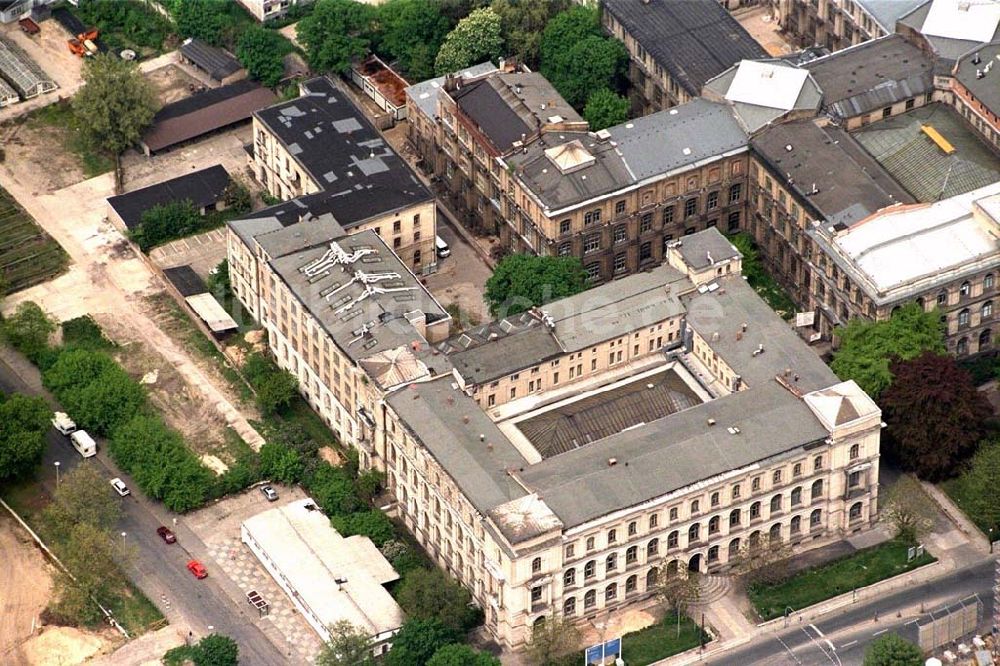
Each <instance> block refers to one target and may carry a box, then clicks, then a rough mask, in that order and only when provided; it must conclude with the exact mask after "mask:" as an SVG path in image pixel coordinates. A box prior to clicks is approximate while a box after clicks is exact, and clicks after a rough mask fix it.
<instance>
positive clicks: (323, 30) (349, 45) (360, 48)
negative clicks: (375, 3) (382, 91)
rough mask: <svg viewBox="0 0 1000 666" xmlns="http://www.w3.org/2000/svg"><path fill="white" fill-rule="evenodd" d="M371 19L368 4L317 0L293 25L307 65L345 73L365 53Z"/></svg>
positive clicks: (320, 69)
mask: <svg viewBox="0 0 1000 666" xmlns="http://www.w3.org/2000/svg"><path fill="white" fill-rule="evenodd" d="M374 20H375V9H374V8H373V7H372V6H371V5H368V4H364V3H361V2H355V0H317V2H316V6H315V7H314V8H313V10H312V12H311V13H310V14H309V15H308V16H306V17H305V18H303V19H302V20H301V21H299V23H298V26H297V27H296V35H297V37H298V39H299V42H300V43H301V44H302V45H303V46H304V47H305V50H306V59H307V60H308V61H309V66H310V67H312V68H313V69H314V70H317V71H333V72H338V73H341V74H344V73H347V72H349V71H350V69H351V62H352V61H353V60H355V59H357V58H362V57H364V56H365V55H366V54H367V53H368V47H369V45H370V44H371V35H372V32H373V22H374Z"/></svg>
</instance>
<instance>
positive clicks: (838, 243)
mask: <svg viewBox="0 0 1000 666" xmlns="http://www.w3.org/2000/svg"><path fill="white" fill-rule="evenodd" d="M998 199H1000V183H993V184H992V185H988V186H986V187H983V188H980V189H978V190H973V191H971V192H967V193H965V194H961V195H958V196H955V197H952V198H950V199H945V200H943V201H938V202H935V203H933V204H928V205H917V206H903V207H898V208H888V209H885V210H883V211H880V212H879V213H876V214H874V215H873V216H871V217H870V218H868V219H867V220H863V221H862V222H860V223H858V224H856V225H854V226H853V227H851V228H849V229H847V230H845V231H842V232H840V233H838V234H837V235H836V236H835V237H834V239H833V244H834V246H835V247H836V248H837V249H838V250H839V251H840V253H841V254H843V255H844V256H845V257H846V258H848V259H849V260H850V261H851V262H853V263H854V264H855V266H856V267H857V268H858V269H859V270H860V271H862V272H863V273H864V274H865V275H867V276H868V278H869V279H870V280H871V281H872V283H874V285H875V287H876V288H877V289H878V290H879V291H880V292H885V291H887V290H889V289H892V288H893V287H896V286H899V285H902V284H906V283H909V282H911V281H914V280H916V279H918V278H921V277H924V276H931V275H937V274H940V273H942V272H944V271H948V270H958V269H962V268H963V267H966V266H968V265H969V264H970V263H972V262H975V261H979V260H981V259H984V258H987V257H989V256H993V255H998V259H1000V241H998V235H1000V219H998V218H996V217H991V216H990V214H989V211H990V210H994V211H996V210H997V206H998ZM977 200H979V201H977ZM974 208H975V209H976V212H975V213H974V212H973V211H974Z"/></svg>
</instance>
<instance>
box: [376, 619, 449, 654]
mask: <svg viewBox="0 0 1000 666" xmlns="http://www.w3.org/2000/svg"><path fill="white" fill-rule="evenodd" d="M461 640H462V634H460V633H458V632H457V631H455V630H454V629H453V628H451V627H448V626H446V625H445V624H443V623H442V622H441V621H440V620H438V619H435V618H431V619H418V618H413V617H411V618H409V619H408V620H407V621H406V622H404V623H403V626H402V628H401V629H400V630H399V633H397V634H396V635H395V636H394V637H393V639H392V649H391V650H389V654H387V655H386V657H385V664H386V666H413V665H414V664H426V663H427V662H428V661H430V659H431V657H433V656H434V653H435V652H437V651H438V650H439V649H441V648H442V647H444V646H445V645H448V644H450V643H459V642H461Z"/></svg>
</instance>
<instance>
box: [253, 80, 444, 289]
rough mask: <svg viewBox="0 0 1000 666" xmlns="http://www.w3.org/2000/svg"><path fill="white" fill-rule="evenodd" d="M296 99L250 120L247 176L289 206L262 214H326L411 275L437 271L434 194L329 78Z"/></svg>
mask: <svg viewBox="0 0 1000 666" xmlns="http://www.w3.org/2000/svg"><path fill="white" fill-rule="evenodd" d="M301 92H302V95H301V96H300V97H298V98H296V99H293V100H289V101H287V102H282V103H280V104H276V105H274V106H271V107H268V108H267V109H264V110H261V111H257V112H256V113H254V116H253V143H252V144H251V145H250V146H249V147H248V148H249V164H250V169H251V171H252V172H253V174H254V177H255V178H256V179H257V180H258V181H260V182H261V183H262V184H263V185H264V186H265V187H266V188H267V191H268V192H269V193H270V194H271V196H274V197H276V198H278V199H283V200H288V201H287V202H286V203H285V204H282V205H279V206H277V207H273V208H270V209H268V211H267V214H268V215H271V216H276V217H279V218H282V219H285V218H288V219H289V220H297V219H299V218H300V217H302V216H303V215H306V214H308V215H311V216H316V217H318V216H321V215H325V214H328V213H329V214H332V215H333V217H334V218H335V219H336V220H337V222H338V223H340V224H341V225H343V227H344V229H345V230H346V231H348V232H350V233H353V232H357V231H363V230H368V229H370V230H372V231H374V232H375V233H377V234H378V235H379V236H381V237H382V239H383V240H384V241H385V242H386V244H388V245H390V246H391V247H392V249H393V250H394V251H395V253H396V254H397V255H399V257H400V258H401V259H402V260H403V261H404V262H405V263H406V264H407V266H409V267H410V268H411V269H412V270H413V271H414V272H416V273H429V272H433V271H434V270H436V267H437V256H436V254H435V252H434V236H435V234H436V231H437V206H435V203H434V198H433V196H432V195H431V193H430V192H428V191H427V188H425V187H424V186H423V184H422V183H421V182H420V181H419V180H417V177H416V175H414V173H413V171H412V170H411V169H410V167H409V165H408V164H407V163H406V162H405V161H404V160H403V159H402V158H401V157H400V156H399V155H397V154H396V152H395V151H394V150H393V149H392V148H391V147H390V146H389V144H388V143H386V141H385V139H383V138H382V135H381V134H379V133H378V131H377V130H376V129H375V127H374V126H372V124H371V123H370V122H369V121H368V119H367V118H365V115H364V114H363V113H362V112H361V111H360V110H359V109H358V108H357V107H356V106H354V104H353V103H352V102H351V100H350V99H349V97H348V96H347V94H346V93H344V92H343V91H341V90H339V89H338V88H337V87H336V86H334V85H333V83H332V82H331V81H330V79H327V78H316V79H311V80H309V81H306V82H305V83H303V84H302V85H301ZM286 224H287V222H286Z"/></svg>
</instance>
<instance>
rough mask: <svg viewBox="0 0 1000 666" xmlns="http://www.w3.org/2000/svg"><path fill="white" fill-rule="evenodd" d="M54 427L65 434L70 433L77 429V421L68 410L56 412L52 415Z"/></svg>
mask: <svg viewBox="0 0 1000 666" xmlns="http://www.w3.org/2000/svg"><path fill="white" fill-rule="evenodd" d="M52 427H54V428H55V429H56V430H58V431H59V432H60V433H62V434H63V435H69V434H70V433H72V432H73V431H74V430H76V423H75V422H74V421H73V419H71V418H70V417H69V414H67V413H66V412H56V413H55V414H53V415H52Z"/></svg>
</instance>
